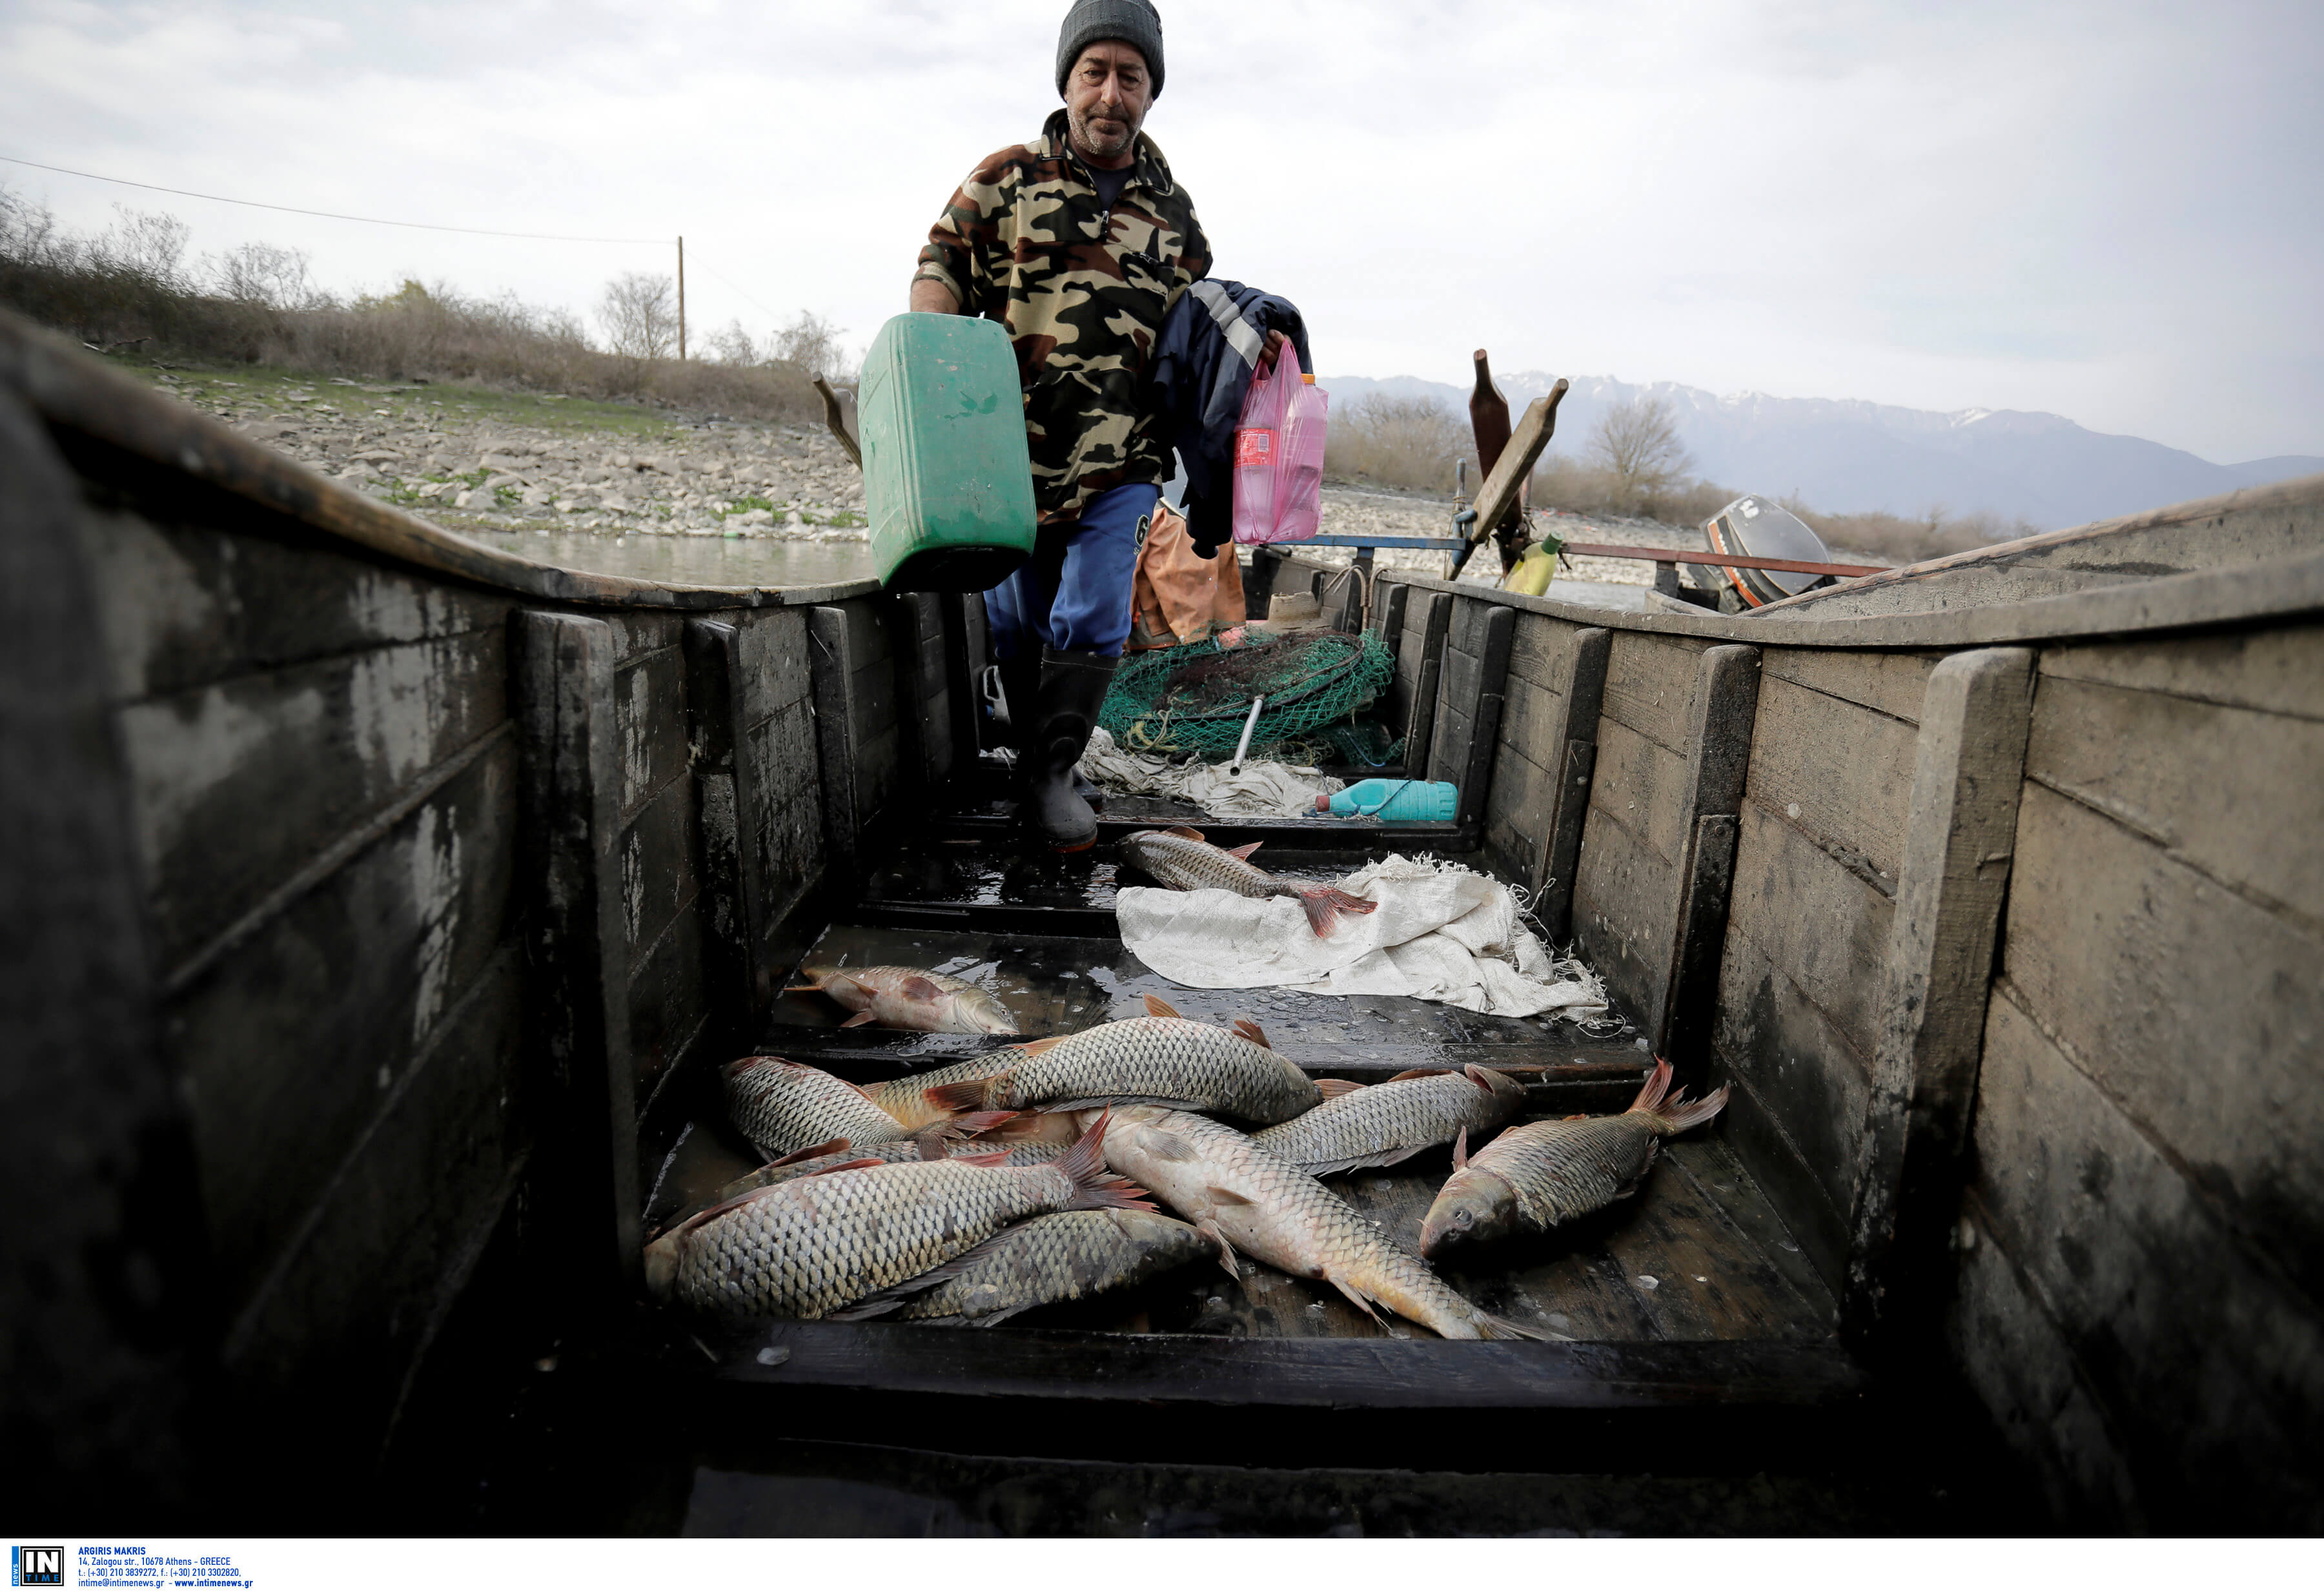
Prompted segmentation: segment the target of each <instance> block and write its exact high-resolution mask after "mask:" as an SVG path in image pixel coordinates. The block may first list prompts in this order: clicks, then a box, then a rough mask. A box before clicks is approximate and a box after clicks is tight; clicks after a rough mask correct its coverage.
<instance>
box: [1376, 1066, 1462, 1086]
mask: <svg viewBox="0 0 2324 1592" xmlns="http://www.w3.org/2000/svg"><path fill="white" fill-rule="evenodd" d="M1451 1071H1452V1068H1450V1067H1406V1069H1405V1070H1404V1071H1403V1072H1398V1073H1397V1075H1396V1076H1395V1077H1393V1078H1391V1079H1389V1080H1388V1081H1389V1082H1390V1083H1402V1082H1403V1081H1405V1080H1406V1079H1407V1078H1442V1077H1443V1076H1444V1075H1445V1074H1446V1073H1448V1072H1451Z"/></svg>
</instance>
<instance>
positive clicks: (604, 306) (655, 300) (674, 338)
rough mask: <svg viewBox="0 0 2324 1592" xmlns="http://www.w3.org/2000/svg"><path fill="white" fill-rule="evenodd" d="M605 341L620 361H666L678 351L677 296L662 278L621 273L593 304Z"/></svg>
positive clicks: (646, 274) (640, 273)
mask: <svg viewBox="0 0 2324 1592" xmlns="http://www.w3.org/2000/svg"><path fill="white" fill-rule="evenodd" d="M597 319H598V320H599V321H600V322H601V323H603V324H604V328H605V341H606V343H607V344H608V345H610V346H611V347H612V349H613V352H614V353H615V354H620V355H621V356H622V358H624V359H632V360H646V359H667V358H669V356H670V355H671V354H676V353H677V352H678V296H677V292H676V290H675V289H674V287H673V286H672V284H671V282H670V279H669V278H668V277H666V276H653V275H650V274H649V273H647V272H645V271H624V272H622V274H621V275H620V276H617V277H615V278H614V279H613V281H609V282H607V283H606V284H605V294H604V298H602V299H599V300H598V301H597Z"/></svg>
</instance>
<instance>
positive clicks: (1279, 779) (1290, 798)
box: [1082, 730, 1347, 818]
mask: <svg viewBox="0 0 2324 1592" xmlns="http://www.w3.org/2000/svg"><path fill="white" fill-rule="evenodd" d="M1082 777H1083V778H1085V779H1087V780H1088V781H1089V782H1090V783H1091V784H1093V785H1096V786H1102V787H1104V788H1105V789H1107V790H1119V791H1122V792H1124V793H1126V794H1128V795H1130V796H1170V797H1172V798H1174V799H1176V800H1177V801H1182V802H1192V803H1193V804H1194V805H1196V806H1198V807H1200V808H1202V810H1203V812H1205V813H1209V814H1213V815H1215V816H1217V817H1221V818H1302V817H1307V818H1312V817H1314V815H1315V798H1316V797H1317V796H1329V795H1330V794H1331V793H1332V792H1333V791H1335V790H1338V789H1340V788H1341V787H1342V786H1343V785H1345V784H1346V783H1347V782H1346V781H1345V780H1342V779H1334V778H1332V776H1330V775H1329V774H1318V773H1316V772H1315V770H1314V769H1313V768H1294V767H1293V766H1292V765H1291V764H1289V763H1256V762H1252V763H1245V764H1244V765H1243V766H1242V772H1241V773H1240V774H1230V773H1228V772H1227V766H1226V765H1225V764H1224V763H1173V762H1171V761H1170V760H1169V759H1167V758H1141V757H1134V756H1132V755H1131V754H1130V753H1129V752H1126V751H1123V750H1120V748H1118V747H1116V746H1115V745H1114V744H1113V737H1112V736H1111V735H1110V734H1108V733H1107V732H1105V731H1103V730H1093V731H1092V732H1090V743H1089V750H1087V751H1085V752H1084V753H1082Z"/></svg>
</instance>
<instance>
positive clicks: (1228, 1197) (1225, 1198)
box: [1203, 1183, 1257, 1205]
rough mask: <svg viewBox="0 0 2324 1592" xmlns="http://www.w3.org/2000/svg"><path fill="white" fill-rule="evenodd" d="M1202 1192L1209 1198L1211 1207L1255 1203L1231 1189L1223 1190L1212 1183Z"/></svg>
mask: <svg viewBox="0 0 2324 1592" xmlns="http://www.w3.org/2000/svg"><path fill="white" fill-rule="evenodd" d="M1203 1192H1204V1193H1205V1194H1208V1195H1209V1196H1210V1197H1211V1203H1212V1204H1213V1205H1250V1204H1255V1203H1256V1202H1257V1201H1252V1200H1250V1199H1247V1198H1245V1197H1244V1196H1243V1195H1241V1194H1238V1193H1236V1192H1234V1191H1233V1190H1232V1189H1230V1188H1223V1187H1222V1186H1220V1185H1219V1184H1217V1183H1213V1184H1212V1185H1211V1186H1210V1187H1208V1188H1206V1189H1204V1190H1203Z"/></svg>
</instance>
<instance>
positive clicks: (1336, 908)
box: [1299, 885, 1379, 940]
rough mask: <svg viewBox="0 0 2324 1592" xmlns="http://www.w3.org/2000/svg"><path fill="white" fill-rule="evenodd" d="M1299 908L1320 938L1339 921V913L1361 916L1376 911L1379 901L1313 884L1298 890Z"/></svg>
mask: <svg viewBox="0 0 2324 1592" xmlns="http://www.w3.org/2000/svg"><path fill="white" fill-rule="evenodd" d="M1299 909H1300V910H1301V911H1302V912H1305V914H1306V915H1307V926H1308V927H1309V928H1311V929H1313V930H1314V931H1315V937H1316V938H1317V939H1319V940H1320V939H1323V937H1324V936H1326V935H1328V934H1330V933H1331V932H1332V930H1333V927H1334V926H1335V925H1337V924H1338V923H1339V921H1340V914H1342V913H1343V912H1352V913H1355V914H1357V915H1358V916H1361V915H1362V914H1364V913H1367V912H1377V911H1379V902H1377V901H1367V900H1365V899H1364V898H1363V897H1361V896H1351V895H1350V894H1348V892H1347V891H1345V890H1340V889H1334V888H1332V887H1331V886H1330V885H1315V886H1314V887H1312V888H1307V889H1304V890H1301V891H1300V892H1299Z"/></svg>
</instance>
